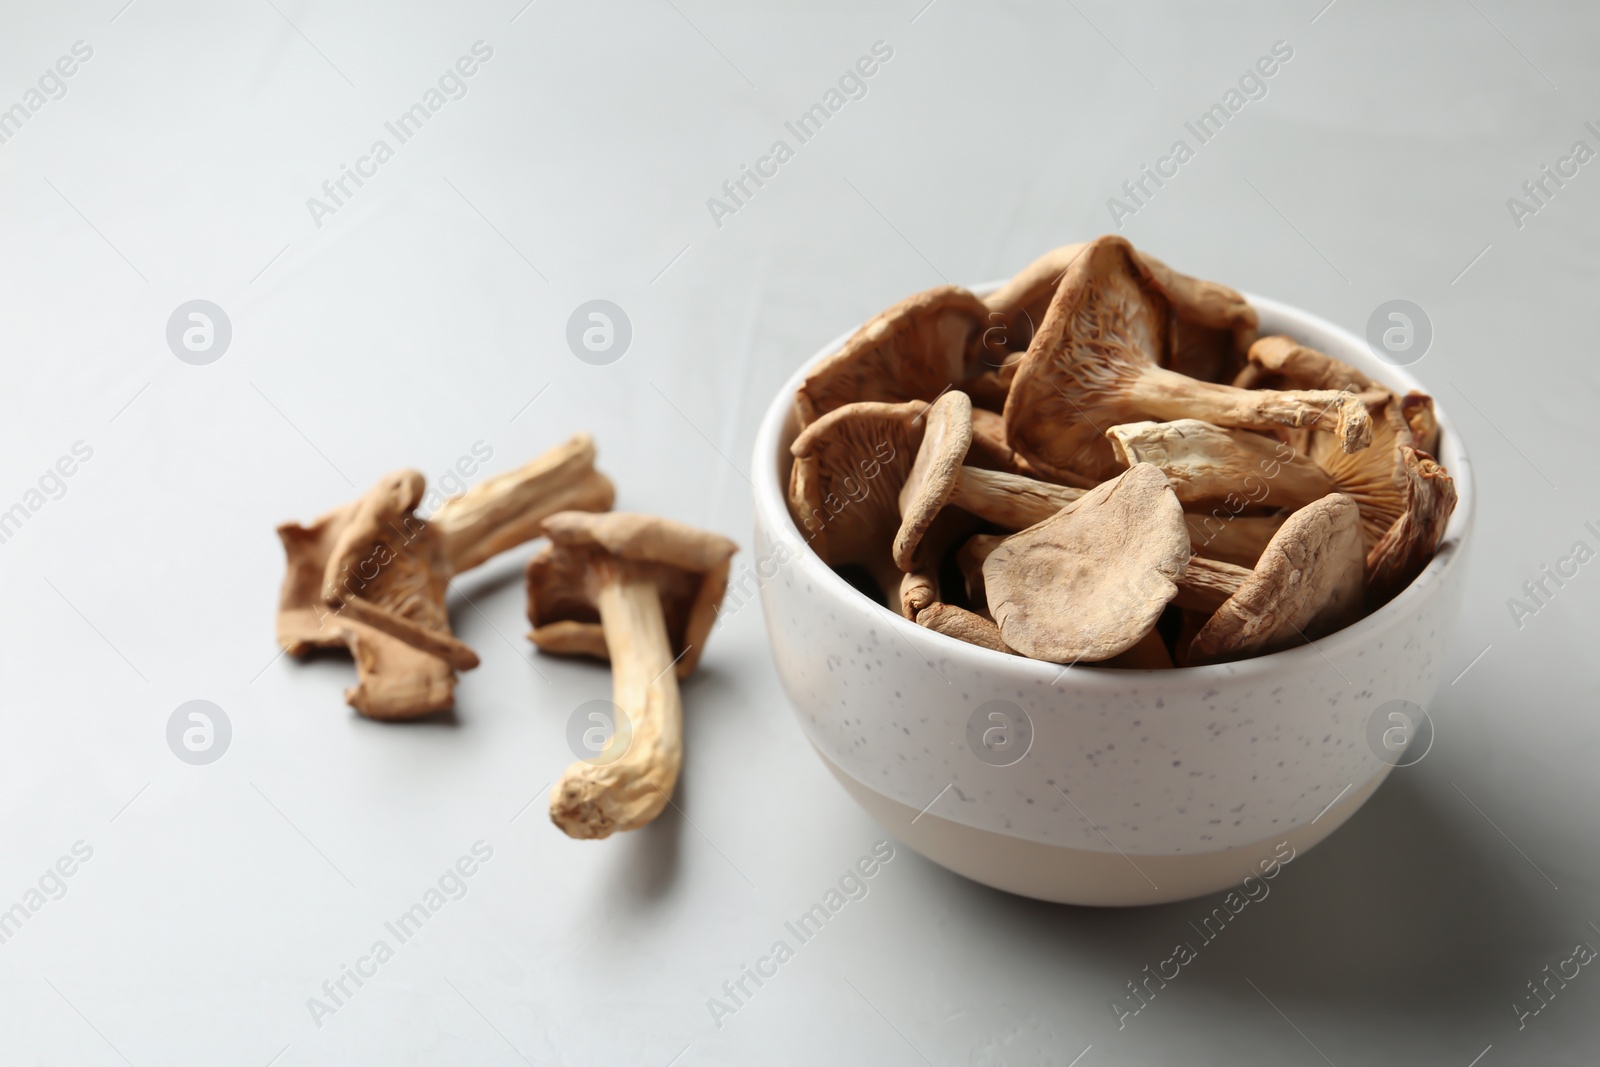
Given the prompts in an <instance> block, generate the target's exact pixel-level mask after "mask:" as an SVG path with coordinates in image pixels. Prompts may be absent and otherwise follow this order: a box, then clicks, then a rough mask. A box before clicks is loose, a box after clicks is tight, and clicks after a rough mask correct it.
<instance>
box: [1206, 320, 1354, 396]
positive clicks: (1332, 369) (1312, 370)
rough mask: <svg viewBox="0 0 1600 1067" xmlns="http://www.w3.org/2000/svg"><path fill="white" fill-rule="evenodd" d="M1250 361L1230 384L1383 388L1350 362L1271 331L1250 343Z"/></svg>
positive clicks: (1264, 386) (1266, 387) (1318, 387)
mask: <svg viewBox="0 0 1600 1067" xmlns="http://www.w3.org/2000/svg"><path fill="white" fill-rule="evenodd" d="M1249 359H1250V365H1249V366H1247V367H1245V368H1244V369H1243V370H1242V371H1240V372H1239V374H1238V376H1237V377H1236V378H1234V380H1233V384H1234V385H1236V386H1238V387H1239V388H1240V389H1333V390H1341V389H1348V390H1350V391H1351V392H1353V393H1368V392H1383V391H1384V390H1383V387H1382V386H1380V385H1378V384H1377V383H1375V382H1374V381H1373V380H1372V379H1371V378H1368V377H1367V376H1366V375H1365V374H1362V373H1361V372H1360V371H1358V370H1356V369H1355V368H1354V367H1352V366H1350V364H1348V363H1345V362H1344V361H1342V360H1337V359H1334V358H1333V357H1332V356H1329V355H1324V354H1323V353H1321V352H1318V351H1317V350H1316V349H1314V348H1308V347H1306V346H1305V345H1302V344H1299V343H1298V342H1296V341H1294V340H1292V339H1290V338H1288V337H1284V336H1282V335H1281V334H1275V335H1273V336H1271V337H1263V338H1261V339H1260V340H1258V341H1257V342H1256V343H1255V344H1253V345H1251V346H1250V352H1249Z"/></svg>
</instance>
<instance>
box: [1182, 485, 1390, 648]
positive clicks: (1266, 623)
mask: <svg viewBox="0 0 1600 1067" xmlns="http://www.w3.org/2000/svg"><path fill="white" fill-rule="evenodd" d="M1364 560H1365V553H1364V552H1363V551H1362V548H1361V525H1360V518H1359V515H1358V513H1357V509H1356V502H1355V501H1354V500H1352V499H1350V498H1349V497H1348V496H1344V495H1343V494H1340V493H1334V494H1330V495H1328V496H1326V497H1324V498H1323V499H1321V500H1319V501H1317V502H1316V503H1314V504H1308V505H1306V506H1305V507H1303V508H1301V509H1300V510H1299V511H1297V512H1295V513H1294V514H1293V515H1291V516H1290V517H1289V520H1288V521H1287V522H1285V523H1284V524H1283V529H1281V530H1279V531H1278V535H1277V536H1276V537H1274V538H1273V539H1272V543H1271V544H1269V545H1268V546H1267V550H1266V551H1265V552H1263V553H1262V554H1261V561H1260V562H1259V563H1257V564H1256V566H1255V569H1254V570H1251V571H1248V572H1244V573H1242V574H1238V573H1237V572H1239V571H1242V570H1243V568H1233V569H1232V570H1233V571H1234V572H1235V574H1237V577H1236V578H1235V581H1236V582H1237V587H1236V588H1235V589H1234V591H1233V592H1232V593H1231V595H1229V596H1228V598H1227V600H1225V601H1224V602H1223V603H1222V604H1221V605H1220V606H1218V607H1217V609H1216V611H1215V612H1214V613H1213V614H1212V616H1211V618H1210V619H1209V620H1207V622H1206V624H1205V625H1204V626H1202V627H1201V628H1200V632H1199V633H1197V634H1195V636H1194V640H1193V642H1191V643H1190V645H1189V662H1190V663H1191V664H1203V663H1219V662H1222V661H1223V660H1230V659H1239V658H1241V657H1243V656H1261V655H1266V654H1267V653H1269V652H1277V651H1279V650H1280V649H1284V648H1289V647H1291V646H1293V645H1298V644H1301V643H1302V642H1305V641H1311V640H1316V639H1317V638H1318V637H1321V636H1323V635H1324V634H1326V633H1330V632H1332V631H1333V630H1337V629H1339V628H1340V627H1342V626H1344V625H1346V624H1347V623H1349V622H1351V621H1353V620H1354V619H1355V618H1356V617H1357V616H1358V615H1360V613H1361V606H1362V578H1363V564H1364ZM1196 562H1198V561H1196ZM1225 566H1226V565H1222V566H1220V567H1214V568H1212V569H1211V571H1212V575H1211V581H1210V583H1209V584H1210V585H1211V586H1212V587H1213V588H1216V587H1217V585H1218V584H1219V583H1218V581H1217V579H1218V578H1219V577H1222V573H1221V572H1222V568H1223V567H1225ZM1199 571H1200V568H1197V567H1195V566H1192V565H1191V567H1190V575H1191V576H1195V577H1198V574H1199ZM1193 584H1195V583H1194V582H1193V578H1191V586H1192V585H1193Z"/></svg>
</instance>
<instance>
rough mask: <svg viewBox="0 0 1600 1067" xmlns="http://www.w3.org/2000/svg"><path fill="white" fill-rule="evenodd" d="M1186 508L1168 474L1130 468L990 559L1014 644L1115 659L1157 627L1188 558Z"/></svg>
mask: <svg viewBox="0 0 1600 1067" xmlns="http://www.w3.org/2000/svg"><path fill="white" fill-rule="evenodd" d="M1189 554H1190V553H1189V532H1188V528H1187V527H1186V526H1185V525H1184V521H1183V508H1182V506H1181V505H1180V504H1179V503H1178V498H1177V497H1176V496H1174V495H1173V493H1172V487H1171V486H1170V485H1168V484H1167V478H1166V475H1164V474H1162V473H1161V471H1159V470H1158V469H1156V468H1155V467H1152V466H1150V465H1149V464H1143V463H1141V464H1139V465H1137V466H1134V467H1130V468H1129V469H1128V470H1127V471H1125V472H1123V473H1122V474H1121V475H1119V476H1118V477H1116V478H1114V479H1111V480H1110V481H1107V482H1105V483H1103V484H1101V485H1098V486H1096V487H1095V488H1094V489H1091V490H1089V491H1088V492H1087V493H1085V494H1084V495H1083V496H1082V497H1081V498H1079V499H1078V500H1076V501H1074V502H1072V503H1070V504H1068V505H1067V506H1066V507H1064V508H1062V509H1061V510H1060V511H1058V512H1056V513H1055V515H1053V516H1051V517H1050V518H1049V519H1046V520H1045V521H1044V522H1041V523H1039V524H1038V525H1036V526H1031V527H1029V528H1028V529H1026V530H1023V531H1022V532H1021V533H1017V534H1013V535H1012V536H1010V537H1008V538H1006V539H1005V540H1004V541H1002V542H1001V543H1000V545H999V546H997V547H996V548H995V549H994V551H993V552H991V553H990V554H989V557H988V559H986V560H985V561H984V563H983V579H984V585H985V587H986V588H987V593H988V602H989V610H990V611H991V612H993V614H994V618H995V622H996V623H998V624H999V627H1000V634H1001V637H1002V638H1004V640H1005V642H1006V644H1008V645H1010V646H1011V647H1012V648H1014V649H1016V650H1017V651H1019V652H1021V653H1022V654H1023V655H1026V656H1031V657H1033V658H1034V659H1043V660H1051V661H1053V662H1056V663H1077V662H1086V663H1092V662H1096V661H1098V660H1105V659H1110V658H1111V657H1112V656H1115V655H1117V654H1118V653H1120V652H1124V651H1126V650H1128V649H1130V648H1132V647H1133V646H1134V645H1136V644H1138V643H1139V641H1140V640H1142V639H1143V638H1144V637H1145V635H1147V634H1148V633H1150V631H1151V630H1152V629H1153V628H1154V626H1155V624H1156V620H1157V619H1159V618H1160V616H1161V612H1162V611H1163V610H1164V609H1165V608H1166V606H1167V603H1168V602H1169V601H1170V600H1171V599H1172V598H1173V597H1174V596H1175V595H1176V594H1177V585H1176V584H1175V583H1176V581H1177V580H1178V579H1179V578H1181V577H1182V576H1183V573H1184V571H1185V569H1186V568H1187V566H1188V562H1189Z"/></svg>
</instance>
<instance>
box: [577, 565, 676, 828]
mask: <svg viewBox="0 0 1600 1067" xmlns="http://www.w3.org/2000/svg"><path fill="white" fill-rule="evenodd" d="M597 571H598V574H597V582H596V589H595V601H596V605H597V607H598V608H599V611H600V626H601V628H602V629H603V630H604V631H605V644H606V648H607V649H608V650H609V652H610V657H611V676H612V690H611V697H612V703H614V704H615V705H616V706H617V709H618V710H619V711H620V712H621V715H620V716H619V719H618V722H617V724H616V729H615V730H614V731H613V732H612V735H611V738H610V740H609V741H608V742H607V743H606V747H605V748H604V749H603V750H602V751H601V753H600V755H599V756H598V757H597V758H596V760H595V761H594V762H593V763H590V762H583V761H580V762H578V763H574V764H572V765H571V766H570V767H568V768H567V770H566V773H565V774H563V775H562V776H561V780H560V781H558V782H557V783H556V784H555V787H554V788H553V789H552V790H551V793H550V819H551V821H552V822H554V823H555V824H556V825H557V826H559V827H560V828H561V829H562V830H563V831H565V832H566V834H567V835H568V836H569V837H576V838H602V837H609V836H611V835H612V834H614V833H619V832H622V831H625V830H634V829H637V828H639V827H641V826H643V825H645V824H646V823H648V822H650V821H651V820H652V819H654V818H655V817H656V816H657V815H659V814H661V811H662V809H663V808H665V807H666V806H667V802H668V800H669V799H670V798H671V796H672V790H673V788H674V787H675V786H676V785H677V782H678V772H679V770H681V769H682V767H683V702H682V699H681V697H680V696H679V693H678V677H677V675H676V674H674V673H673V671H672V663H673V657H672V646H671V643H670V642H669V640H668V638H667V623H666V616H665V614H664V613H663V611H662V609H661V596H660V593H659V592H657V590H656V586H655V583H654V582H653V581H652V580H651V579H650V577H649V576H648V575H646V574H643V573H641V572H640V570H639V569H638V568H635V567H633V566H632V565H630V564H628V563H626V562H622V561H617V560H608V561H605V562H604V563H601V564H600V565H599V566H598V567H597ZM624 717H625V718H624ZM619 748H621V749H623V751H622V752H621V754H620V755H617V754H616V751H617V750H618V749H619Z"/></svg>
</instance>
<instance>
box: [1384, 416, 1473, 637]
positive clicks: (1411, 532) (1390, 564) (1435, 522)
mask: <svg viewBox="0 0 1600 1067" xmlns="http://www.w3.org/2000/svg"><path fill="white" fill-rule="evenodd" d="M1400 455H1401V463H1402V465H1403V467H1404V469H1405V476H1406V506H1405V510H1404V511H1402V512H1401V513H1400V516H1399V517H1398V518H1397V519H1395V521H1394V522H1393V523H1392V524H1391V525H1390V527H1389V528H1388V529H1387V530H1385V531H1384V533H1383V536H1382V537H1380V538H1378V541H1377V543H1376V544H1374V545H1373V546H1372V549H1371V551H1369V552H1368V553H1367V560H1366V572H1367V608H1368V610H1375V609H1377V608H1379V607H1382V606H1383V605H1384V604H1387V603H1388V602H1389V601H1390V600H1392V599H1394V597H1395V596H1396V595H1397V594H1398V593H1399V592H1400V591H1401V590H1402V589H1404V588H1405V587H1406V586H1408V585H1410V584H1411V582H1412V580H1413V579H1415V578H1416V576H1417V575H1419V574H1421V573H1422V569H1423V568H1424V567H1426V566H1427V565H1428V561H1429V560H1431V559H1433V554H1434V552H1435V551H1436V550H1437V549H1438V546H1439V539H1440V538H1441V537H1443V536H1444V529H1445V525H1446V524H1447V523H1448V522H1449V521H1450V513H1451V512H1453V511H1454V510H1455V507H1456V487H1455V483H1454V482H1453V481H1451V479H1450V475H1449V473H1447V472H1446V471H1445V469H1444V468H1443V467H1441V466H1440V465H1439V464H1438V463H1437V462H1436V461H1435V460H1434V458H1433V457H1432V456H1430V455H1428V454H1427V453H1425V452H1422V451H1419V450H1417V449H1415V448H1411V447H1410V446H1401V449H1400Z"/></svg>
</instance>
